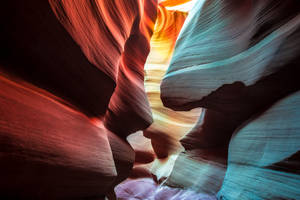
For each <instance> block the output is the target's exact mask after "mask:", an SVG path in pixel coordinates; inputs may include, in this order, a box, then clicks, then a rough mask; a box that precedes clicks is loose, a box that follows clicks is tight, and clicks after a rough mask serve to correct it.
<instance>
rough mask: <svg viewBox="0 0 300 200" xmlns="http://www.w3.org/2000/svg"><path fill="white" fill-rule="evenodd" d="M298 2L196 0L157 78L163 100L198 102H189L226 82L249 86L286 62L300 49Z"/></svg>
mask: <svg viewBox="0 0 300 200" xmlns="http://www.w3.org/2000/svg"><path fill="white" fill-rule="evenodd" d="M272 6H273V7H272ZM274 7H275V8H274ZM299 8H300V6H299V3H298V2H297V1H286V2H280V3H278V2H275V1H256V2H255V3H254V2H252V1H240V2H239V3H237V2H235V1H205V3H202V1H198V2H197V3H196V5H195V6H194V8H193V9H192V10H191V11H190V13H189V15H188V17H187V19H186V21H185V24H184V26H183V28H182V30H181V32H180V35H179V37H178V40H177V43H176V46H175V51H174V54H173V57H172V61H171V63H170V67H169V69H168V71H167V73H166V75H165V77H164V78H163V81H162V84H161V98H162V101H163V102H164V105H165V106H167V107H170V108H173V109H176V110H189V109H191V108H194V107H198V106H199V105H198V106H195V105H193V102H195V101H200V100H202V99H203V97H206V96H207V95H209V94H210V93H211V92H213V91H215V90H217V89H218V88H219V87H221V86H222V85H224V84H231V83H233V82H236V81H240V82H242V83H243V84H245V85H247V86H248V85H251V84H254V83H255V82H256V81H258V80H259V79H261V78H262V77H264V76H267V75H269V74H271V73H273V72H275V71H277V70H278V69H280V68H281V67H282V66H284V65H285V64H286V63H288V62H290V61H291V60H292V59H294V58H295V52H298V51H299V34H298V33H297V32H299V31H298V29H299V27H300V15H299V10H300V9H299ZM286 10H289V12H288V14H287V12H285V11H286ZM266 13H268V14H266ZM191 52H192V53H191ZM201 106H205V105H201Z"/></svg>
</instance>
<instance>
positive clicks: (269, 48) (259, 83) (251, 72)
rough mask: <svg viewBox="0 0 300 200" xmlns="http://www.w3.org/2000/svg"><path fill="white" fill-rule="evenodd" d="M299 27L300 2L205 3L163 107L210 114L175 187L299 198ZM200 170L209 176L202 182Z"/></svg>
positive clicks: (167, 79) (196, 12) (194, 132)
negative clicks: (196, 110) (198, 109)
mask: <svg viewBox="0 0 300 200" xmlns="http://www.w3.org/2000/svg"><path fill="white" fill-rule="evenodd" d="M287 11H288V12H287ZM299 28H300V5H299V2H297V1H286V2H278V1H256V2H254V1H197V2H196V4H195V6H194V7H193V9H192V10H191V11H190V12H189V15H188V17H187V19H186V21H185V23H184V25H183V28H182V30H181V32H180V34H179V36H178V39H177V42H176V45H175V50H174V53H173V57H172V60H171V62H170V66H169V68H168V70H167V73H166V75H165V76H164V78H163V80H162V83H161V99H162V101H163V103H164V105H165V106H167V107H169V108H171V109H174V110H179V111H185V110H191V109H194V108H196V107H202V108H205V109H204V110H203V111H202V113H201V116H200V117H199V119H198V122H197V124H196V125H195V126H194V128H192V129H191V130H190V131H189V132H188V133H187V134H186V135H185V136H184V137H183V138H182V139H181V143H182V145H183V146H184V147H185V150H186V151H185V152H184V153H181V154H180V155H179V157H178V158H177V160H176V162H175V166H174V168H173V171H172V173H171V175H170V177H169V178H168V179H167V181H166V183H165V184H166V185H177V187H180V186H181V187H185V188H194V190H197V191H201V192H204V193H214V194H217V197H218V198H219V199H298V198H299V197H300V190H299V187H298V185H299V181H300V177H299V165H300V160H299V156H297V155H298V151H299V149H300V146H299V136H300V129H299V127H298V124H299V121H298V118H299V117H298V115H299V111H298V109H299V100H297V99H298V92H297V91H299V89H300V82H299V78H298V74H299V58H300V57H299V52H300V51H299V42H300V40H299V38H300V37H299ZM222 152H223V153H222ZM227 152H228V155H227ZM188 160H190V161H188ZM197 160H198V161H197ZM183 163H190V164H186V167H189V168H190V169H187V170H182V167H181V166H182V165H183ZM222 166H223V170H220V169H222ZM197 169H198V170H197ZM200 169H201V170H204V169H206V171H205V172H206V174H207V176H204V177H205V178H199V180H198V179H193V177H195V176H197V175H198V174H201V171H199V170H200ZM217 169H219V170H217ZM225 172H226V173H225ZM222 174H223V176H222ZM216 175H217V178H216V177H214V176H216ZM224 175H225V176H224ZM210 176H211V177H210ZM180 179H181V181H180ZM183 179H184V180H185V181H182V180H183ZM205 180H207V181H206V182H205Z"/></svg>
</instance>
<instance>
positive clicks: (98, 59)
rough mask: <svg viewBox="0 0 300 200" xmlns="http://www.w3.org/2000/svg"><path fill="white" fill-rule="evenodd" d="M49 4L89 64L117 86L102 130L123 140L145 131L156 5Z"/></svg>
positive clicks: (149, 118) (132, 1)
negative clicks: (146, 82)
mask: <svg viewBox="0 0 300 200" xmlns="http://www.w3.org/2000/svg"><path fill="white" fill-rule="evenodd" d="M50 4H51V6H52V8H53V10H54V12H55V14H56V16H57V18H58V19H59V20H60V22H61V23H62V24H63V25H64V27H65V28H66V29H67V30H68V31H69V33H70V34H71V35H72V37H73V38H74V40H75V41H76V42H77V43H78V44H79V45H80V47H81V49H82V50H83V52H84V53H85V55H86V56H87V58H88V59H89V61H90V62H91V63H93V64H94V65H95V66H96V67H97V68H98V69H100V70H101V71H103V72H104V73H106V74H107V75H108V76H109V77H111V78H112V80H113V81H114V82H116V84H117V86H116V88H115V91H114V93H113V95H112V98H111V100H110V102H109V106H108V110H107V112H106V115H105V119H104V121H105V122H104V124H105V126H107V127H108V128H109V129H110V130H112V131H114V132H115V133H118V134H119V135H120V136H122V137H126V136H127V135H128V134H130V133H133V132H136V131H138V130H141V129H145V128H146V127H148V126H149V125H150V124H151V123H152V115H151V111H150V108H149V105H148V100H147V96H146V94H145V91H144V84H143V83H144V63H145V62H146V58H147V55H148V53H149V51H150V46H149V41H150V37H151V34H152V30H153V26H154V20H155V18H156V2H155V0H150V1H145V2H138V1H137V0H130V1H115V2H112V1H110V0H105V1H95V2H94V1H91V2H87V1H83V0H77V1H72V2H70V1H57V0H50Z"/></svg>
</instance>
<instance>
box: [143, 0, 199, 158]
mask: <svg viewBox="0 0 300 200" xmlns="http://www.w3.org/2000/svg"><path fill="white" fill-rule="evenodd" d="M182 2H183V1H176V2H175V1H164V2H162V3H161V4H160V5H159V6H158V15H157V20H156V24H155V27H154V33H153V36H152V38H151V51H150V54H149V56H148V58H147V62H146V65H145V73H146V77H145V87H146V92H147V95H148V99H149V102H150V106H151V109H152V113H153V120H154V121H153V124H152V125H151V126H150V127H149V128H148V129H146V130H145V131H144V135H145V136H146V137H148V138H150V139H151V143H152V146H153V149H154V151H155V153H156V155H157V156H158V158H167V157H168V156H169V155H171V154H174V153H178V152H179V151H180V150H182V148H181V146H180V144H179V142H178V141H179V139H180V138H181V137H182V136H183V135H184V134H185V133H186V132H187V131H188V130H190V129H191V128H192V127H193V125H194V123H195V122H196V120H197V117H198V116H199V114H200V111H199V110H197V109H195V110H193V111H190V112H175V111H172V110H170V109H168V108H166V107H164V106H163V104H162V102H161V99H160V82H161V79H162V77H163V75H164V74H165V72H166V70H167V67H168V65H169V63H170V59H171V56H172V53H173V48H174V45H175V42H176V39H177V36H178V34H179V31H180V30H181V27H182V25H183V23H184V21H185V18H186V16H187V14H188V13H187V12H183V11H178V10H171V9H172V7H170V8H169V9H167V8H166V7H165V6H174V5H180V3H182Z"/></svg>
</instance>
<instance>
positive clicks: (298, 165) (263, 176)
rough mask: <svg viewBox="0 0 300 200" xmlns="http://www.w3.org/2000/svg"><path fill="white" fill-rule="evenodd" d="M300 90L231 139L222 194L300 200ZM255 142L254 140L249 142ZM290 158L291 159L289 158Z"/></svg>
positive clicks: (245, 126)
mask: <svg viewBox="0 0 300 200" xmlns="http://www.w3.org/2000/svg"><path fill="white" fill-rule="evenodd" d="M299 120H300V92H296V93H294V94H292V95H290V96H288V97H286V98H284V99H282V100H280V101H279V102H277V103H276V104H274V105H273V106H272V107H271V108H270V109H268V110H267V111H265V112H264V113H262V114H261V115H259V116H256V117H254V118H253V119H251V120H250V121H249V122H248V123H247V124H245V125H244V126H242V127H241V128H240V129H238V130H237V132H236V134H235V136H234V137H233V139H232V140H231V142H230V146H229V152H228V154H229V158H228V169H227V173H226V177H225V180H224V183H223V186H222V189H221V191H220V192H219V196H223V197H225V199H299V197H300V189H299V184H300V171H299V169H300V162H299V156H298V157H297V156H295V157H293V155H296V154H299V149H300V143H299V139H300V121H299ZM249 141H251V142H249ZM288 158H290V159H288Z"/></svg>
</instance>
